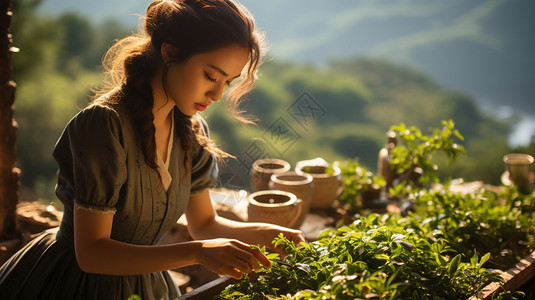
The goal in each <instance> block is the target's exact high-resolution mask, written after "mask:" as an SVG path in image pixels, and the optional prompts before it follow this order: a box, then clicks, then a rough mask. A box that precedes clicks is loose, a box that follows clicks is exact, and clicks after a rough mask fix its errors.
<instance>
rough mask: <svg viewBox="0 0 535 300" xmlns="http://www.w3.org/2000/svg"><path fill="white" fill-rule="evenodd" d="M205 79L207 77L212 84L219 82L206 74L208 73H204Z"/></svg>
mask: <svg viewBox="0 0 535 300" xmlns="http://www.w3.org/2000/svg"><path fill="white" fill-rule="evenodd" d="M204 77H206V79H207V80H208V81H211V82H216V81H217V80H216V79H215V78H212V77H210V75H208V73H206V72H204Z"/></svg>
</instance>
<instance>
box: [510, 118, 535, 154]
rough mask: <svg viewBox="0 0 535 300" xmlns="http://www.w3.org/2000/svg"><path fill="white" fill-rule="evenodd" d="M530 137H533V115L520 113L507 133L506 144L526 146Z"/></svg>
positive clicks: (534, 131)
mask: <svg viewBox="0 0 535 300" xmlns="http://www.w3.org/2000/svg"><path fill="white" fill-rule="evenodd" d="M532 139H535V116H533V115H522V116H521V119H520V121H519V122H518V123H517V124H516V125H515V126H514V127H513V132H512V133H511V134H510V135H509V139H508V144H509V146H511V147H516V146H526V145H528V144H529V143H530V141H531V140H532Z"/></svg>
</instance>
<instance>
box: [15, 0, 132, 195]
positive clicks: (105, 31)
mask: <svg viewBox="0 0 535 300" xmlns="http://www.w3.org/2000/svg"><path fill="white" fill-rule="evenodd" d="M40 2H41V1H36V0H14V1H13V7H12V10H13V22H12V28H11V31H12V33H13V44H14V46H16V47H18V48H20V52H19V53H15V54H14V55H13V58H12V60H13V79H14V80H15V81H16V83H17V89H16V100H15V119H16V120H17V122H18V126H19V130H18V137H17V156H18V157H17V160H18V166H19V167H20V168H21V170H22V177H21V181H22V184H23V185H24V186H27V187H31V188H32V189H33V190H34V192H35V193H31V195H29V196H28V197H32V198H30V199H26V198H25V197H26V195H25V194H23V195H21V199H22V200H37V199H36V197H37V198H40V197H44V198H48V201H51V200H52V199H55V196H54V191H53V190H54V185H55V183H54V181H55V174H56V169H57V166H56V163H55V161H54V160H53V158H52V149H53V147H54V145H55V143H56V141H57V139H58V138H59V136H60V134H61V132H62V130H63V128H64V127H65V125H66V124H67V122H68V121H69V119H70V118H72V117H73V116H74V115H75V114H76V113H77V112H78V111H79V110H80V109H81V108H83V107H85V106H86V104H87V103H88V101H89V95H90V94H91V88H94V87H95V86H96V85H98V84H99V81H100V71H99V70H97V69H96V66H97V65H98V64H99V62H100V59H101V56H102V55H103V54H104V52H105V51H106V49H107V47H108V44H109V42H110V41H111V38H112V37H113V38H118V37H121V36H124V35H126V32H127V30H126V29H125V28H124V27H123V26H121V25H120V24H118V23H116V22H114V21H106V23H104V24H105V25H106V26H109V27H107V28H106V27H99V26H97V25H94V24H91V23H90V22H88V21H87V19H85V18H84V17H81V16H79V15H76V14H73V13H68V14H64V15H60V16H58V17H54V18H53V17H47V16H42V15H38V14H37V12H36V10H37V8H38V5H39V4H40ZM102 26H104V25H102ZM24 190H26V189H24Z"/></svg>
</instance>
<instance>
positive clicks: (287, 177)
mask: <svg viewBox="0 0 535 300" xmlns="http://www.w3.org/2000/svg"><path fill="white" fill-rule="evenodd" d="M312 180H313V178H312V176H310V175H309V174H307V173H303V174H297V173H296V172H286V173H280V174H273V175H271V179H270V182H269V188H270V189H272V190H281V191H286V192H290V193H292V194H294V195H295V196H296V197H297V199H301V201H302V203H303V204H302V205H303V209H302V211H301V216H300V217H299V219H298V220H297V224H295V226H297V227H300V226H301V225H302V224H303V222H304V221H305V217H306V215H307V214H308V212H309V211H310V206H311V205H312V189H313V188H314V184H313V183H312Z"/></svg>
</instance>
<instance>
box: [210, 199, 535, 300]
mask: <svg viewBox="0 0 535 300" xmlns="http://www.w3.org/2000/svg"><path fill="white" fill-rule="evenodd" d="M504 200H505V205H502V201H504ZM534 212H535V196H533V195H531V196H528V195H522V194H519V193H518V192H517V191H515V190H514V189H505V190H504V192H503V193H500V194H496V193H494V192H492V191H490V190H485V189H482V190H481V191H479V192H477V193H474V194H469V195H461V194H455V193H452V192H445V191H436V192H425V191H422V192H421V193H420V195H419V196H418V197H417V199H416V203H415V212H414V213H412V214H409V215H408V216H405V217H402V216H399V215H395V214H385V215H378V214H370V215H368V216H362V217H360V218H359V219H358V220H356V221H355V222H353V223H352V224H350V225H349V226H341V227H339V228H337V229H329V230H326V231H324V232H323V233H322V234H321V236H320V239H319V240H318V241H315V242H311V243H301V244H300V245H294V244H292V243H291V242H290V241H288V240H287V239H286V238H284V237H283V236H279V237H278V238H276V239H275V240H274V241H273V243H274V244H275V245H283V246H284V247H285V250H286V252H287V253H289V255H288V256H286V257H285V258H284V259H283V260H282V261H280V260H279V258H278V256H275V257H273V256H272V257H270V259H271V261H272V268H271V269H270V270H266V269H263V270H261V271H260V272H259V273H258V274H252V275H251V276H253V275H254V276H256V277H258V279H257V280H256V281H254V280H249V278H245V279H242V280H241V281H240V282H238V283H237V284H236V285H231V286H229V287H228V288H227V289H226V290H225V291H223V292H222V293H221V294H220V296H219V299H266V298H269V297H268V296H271V297H278V298H279V299H355V298H359V299H360V298H362V299H468V298H469V297H470V296H472V295H474V294H475V293H477V292H478V291H479V290H481V289H482V288H483V287H485V286H486V285H488V284H489V283H490V282H500V281H502V279H501V277H500V276H499V275H498V274H497V273H494V272H491V271H489V270H487V268H488V267H490V268H492V269H496V268H499V269H502V270H505V269H508V268H509V267H511V265H512V264H514V263H515V262H517V261H518V260H520V258H522V257H523V256H524V255H526V254H527V253H529V252H531V251H533V250H534V249H535V248H534V246H535V244H534V243H533V241H534V237H535V232H534V230H535V226H534V225H535V224H534V222H535V221H534V220H535V219H534ZM514 297H515V294H511V293H503V294H500V293H498V294H497V295H495V299H514Z"/></svg>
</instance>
